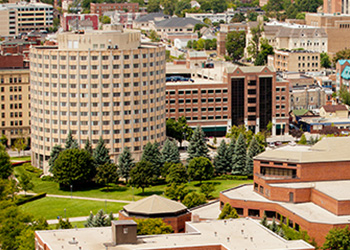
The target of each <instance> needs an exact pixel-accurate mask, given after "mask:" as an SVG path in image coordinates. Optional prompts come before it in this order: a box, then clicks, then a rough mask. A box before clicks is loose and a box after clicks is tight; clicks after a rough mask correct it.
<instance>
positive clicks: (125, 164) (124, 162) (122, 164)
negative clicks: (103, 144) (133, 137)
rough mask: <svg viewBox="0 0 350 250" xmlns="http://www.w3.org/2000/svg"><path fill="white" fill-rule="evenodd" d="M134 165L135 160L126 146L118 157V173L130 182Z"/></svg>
mask: <svg viewBox="0 0 350 250" xmlns="http://www.w3.org/2000/svg"><path fill="white" fill-rule="evenodd" d="M133 166H134V160H133V158H132V155H131V152H130V150H129V148H128V147H125V148H124V150H123V153H122V154H121V155H120V156H119V158H118V174H119V176H120V177H122V178H124V179H125V182H126V183H128V180H129V176H130V171H131V169H132V167H133Z"/></svg>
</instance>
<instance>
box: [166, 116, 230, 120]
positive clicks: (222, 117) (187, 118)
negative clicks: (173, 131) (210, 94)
mask: <svg viewBox="0 0 350 250" xmlns="http://www.w3.org/2000/svg"><path fill="white" fill-rule="evenodd" d="M170 119H176V118H175V117H173V116H171V117H170ZM200 119H201V120H214V119H215V120H221V119H228V117H227V115H224V116H221V115H217V116H201V117H200ZM186 120H187V121H189V120H192V121H196V120H198V117H197V116H188V117H186Z"/></svg>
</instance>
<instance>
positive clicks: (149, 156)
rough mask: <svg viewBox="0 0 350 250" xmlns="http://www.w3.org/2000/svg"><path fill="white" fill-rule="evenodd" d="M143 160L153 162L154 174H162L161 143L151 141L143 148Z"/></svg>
mask: <svg viewBox="0 0 350 250" xmlns="http://www.w3.org/2000/svg"><path fill="white" fill-rule="evenodd" d="M141 161H148V162H150V163H151V164H152V168H153V171H154V174H155V175H156V176H159V175H160V166H161V153H160V151H159V143H158V142H155V143H153V144H152V143H150V142H148V143H147V144H146V146H145V148H144V149H143V153H142V156H141Z"/></svg>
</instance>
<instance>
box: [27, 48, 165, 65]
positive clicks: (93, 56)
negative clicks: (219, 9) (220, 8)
mask: <svg viewBox="0 0 350 250" xmlns="http://www.w3.org/2000/svg"><path fill="white" fill-rule="evenodd" d="M103 45H104V44H101V45H100V46H103ZM92 47H93V48H94V49H97V48H98V45H97V44H93V46H92ZM164 54H165V52H156V53H149V54H142V58H143V59H145V58H148V57H150V58H153V57H155V56H156V57H160V56H163V55H164ZM30 56H31V57H32V58H38V59H42V55H40V54H38V55H36V54H31V55H30ZM59 58H60V60H62V61H65V60H67V56H64V55H62V56H59ZM68 58H69V60H70V61H76V60H77V56H68ZM87 58H88V56H80V57H79V59H80V61H86V60H87ZM123 58H124V60H129V59H130V55H124V56H123ZM133 58H134V59H139V58H141V54H140V55H139V54H134V55H133ZM44 59H46V60H47V59H50V56H49V55H44ZM51 59H52V60H57V55H52V56H51ZM101 59H102V60H103V61H106V60H109V59H110V57H109V56H108V55H102V56H101ZM111 59H113V60H120V55H113V56H111ZM91 60H92V61H96V60H99V56H95V55H92V56H91Z"/></svg>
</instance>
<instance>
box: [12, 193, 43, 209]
mask: <svg viewBox="0 0 350 250" xmlns="http://www.w3.org/2000/svg"><path fill="white" fill-rule="evenodd" d="M45 196H46V193H39V194H36V195H33V196H30V197H23V198H21V199H20V200H18V201H16V205H17V206H19V205H23V204H26V203H28V202H30V201H35V200H38V199H41V198H44V197H45Z"/></svg>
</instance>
